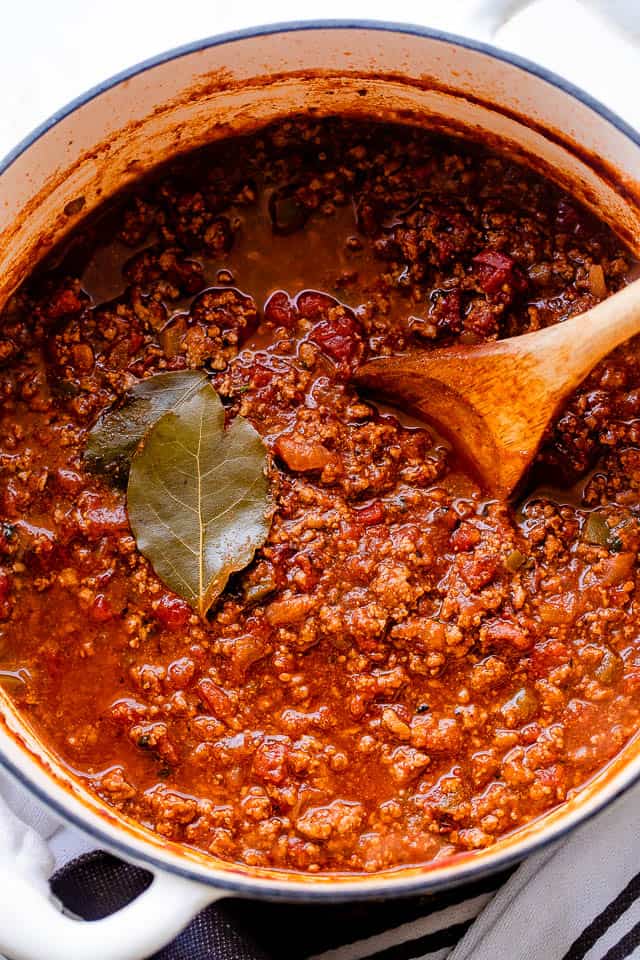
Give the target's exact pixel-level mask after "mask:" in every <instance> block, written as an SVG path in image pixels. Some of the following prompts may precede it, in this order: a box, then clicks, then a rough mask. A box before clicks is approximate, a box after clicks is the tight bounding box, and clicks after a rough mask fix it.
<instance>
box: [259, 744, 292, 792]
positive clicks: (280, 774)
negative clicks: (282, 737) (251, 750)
mask: <svg viewBox="0 0 640 960" xmlns="http://www.w3.org/2000/svg"><path fill="white" fill-rule="evenodd" d="M288 752H289V751H288V748H287V745H286V744H285V743H282V742H280V741H279V740H265V741H264V742H263V743H261V744H260V746H259V747H258V749H257V750H256V752H255V754H254V756H253V772H254V773H255V774H256V776H258V777H260V779H261V780H268V781H270V782H271V783H282V781H283V780H284V778H285V777H286V775H287V766H286V761H287V754H288Z"/></svg>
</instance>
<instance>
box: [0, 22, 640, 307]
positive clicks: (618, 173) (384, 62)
mask: <svg viewBox="0 0 640 960" xmlns="http://www.w3.org/2000/svg"><path fill="white" fill-rule="evenodd" d="M309 110H314V111H316V112H317V113H318V114H331V113H341V112H348V113H353V114H358V115H360V116H369V117H378V118H381V119H383V118H384V119H386V118H389V117H395V118H396V119H399V120H402V121H405V122H419V123H429V124H432V125H434V126H436V127H438V128H439V129H444V130H451V131H453V132H456V131H458V132H459V131H460V130H462V129H464V130H466V131H467V132H468V133H471V134H474V133H475V135H478V136H480V135H482V136H483V137H487V136H488V138H489V140H490V141H493V142H495V143H502V144H506V145H508V146H510V148H511V149H512V150H513V151H514V152H515V153H516V154H519V155H520V156H522V157H523V158H526V159H527V160H528V161H530V162H532V163H533V164H534V165H535V166H537V167H538V168H539V169H541V170H542V171H543V172H546V173H547V174H548V175H550V176H553V177H554V178H555V179H557V180H558V181H560V182H562V183H563V185H566V186H569V187H570V188H571V189H573V190H574V192H576V193H577V194H578V195H579V196H580V197H581V198H582V199H583V200H584V201H585V202H586V203H587V204H588V205H590V206H591V207H592V208H593V209H594V210H596V212H598V213H599V214H600V215H601V216H604V217H605V218H606V219H607V220H608V221H609V222H610V223H612V225H614V227H615V228H616V229H617V230H618V232H619V233H620V234H621V236H622V237H623V238H624V239H625V240H626V241H627V242H628V243H629V244H630V245H632V246H634V247H635V249H636V251H638V252H640V147H638V146H637V145H636V144H634V143H633V142H632V141H631V140H630V139H629V138H628V137H626V136H625V135H624V134H623V133H621V132H620V131H618V130H617V129H616V128H615V127H613V126H612V125H611V124H610V123H609V122H608V121H606V120H604V119H603V118H601V117H600V116H599V115H598V114H596V113H595V112H594V111H593V110H591V109H590V108H589V107H587V106H586V105H584V104H582V103H579V102H578V101H576V100H575V99H574V98H573V97H571V96H570V95H569V94H567V93H565V92H564V91H562V90H560V89H559V88H557V87H555V86H552V85H550V84H549V83H547V82H546V81H544V80H542V79H540V78H539V77H536V76H534V75H533V74H530V73H527V72H525V71H523V70H522V69H520V68H519V67H516V66H514V65H512V64H510V63H507V62H504V61H502V60H498V59H495V58H493V57H490V56H488V55H486V54H484V53H479V52H476V51H473V50H469V49H465V48H464V47H460V46H456V45H455V44H453V43H449V42H444V41H441V40H436V39H431V38H429V37H424V36H418V35H413V34H410V33H394V32H388V31H380V30H373V29H358V30H356V29H353V30H348V29H340V30H337V29H324V30H321V29H316V30H301V31H297V32H293V33H291V32H289V33H275V34H267V35H265V36H261V37H252V38H244V39H241V40H236V41H234V42H231V43H226V44H223V45H216V46H210V47H206V48H204V49H201V50H198V51H195V52H192V53H189V54H186V55H183V56H181V57H179V58H177V59H175V60H172V61H169V62H166V63H161V64H159V65H156V66H155V67H153V68H151V69H147V70H145V71H143V72H140V73H138V74H136V75H135V76H132V77H131V78H129V79H127V80H125V81H122V82H120V83H119V84H117V85H116V86H114V87H111V88H110V89H108V90H106V91H104V92H103V93H101V94H100V95H99V96H96V97H94V98H93V99H92V100H90V101H88V102H87V103H85V104H84V105H83V106H81V107H79V108H78V109H77V110H75V111H74V112H73V113H72V114H70V115H69V116H66V117H64V118H62V119H61V120H60V121H59V122H58V123H57V124H56V125H55V126H53V127H52V128H50V129H49V130H48V131H47V132H46V133H45V134H44V135H42V136H41V137H40V139H39V140H37V141H36V142H35V143H33V144H32V145H31V146H30V147H29V149H28V150H27V151H26V152H24V153H23V154H22V155H21V156H19V157H18V158H17V159H16V160H15V161H14V162H13V163H12V164H11V165H10V166H9V167H8V168H7V169H6V170H5V172H4V173H3V174H2V175H0V251H1V252H0V303H2V302H4V300H6V298H7V296H8V295H9V294H10V293H11V291H12V290H13V289H15V287H16V286H17V284H18V283H19V282H20V280H21V279H23V277H24V276H25V274H26V273H27V272H28V270H29V268H30V267H31V266H32V265H33V264H34V262H36V261H37V260H38V259H39V258H40V257H41V256H42V255H43V254H44V253H45V252H46V251H47V250H48V249H50V247H51V246H52V245H53V244H54V243H55V242H56V240H58V239H60V237H62V236H63V235H64V234H65V233H66V232H67V231H68V230H69V229H71V228H72V227H73V226H74V224H75V223H77V222H78V220H79V219H80V218H81V217H82V216H84V215H85V214H86V213H88V212H90V211H91V210H92V209H94V208H95V207H96V206H97V205H98V204H99V203H100V202H101V201H102V200H104V199H105V198H107V197H108V196H110V195H112V194H113V193H114V192H115V191H116V190H117V189H119V188H120V187H122V186H123V185H125V184H126V183H128V182H130V181H131V180H133V179H135V178H137V177H139V176H140V175H141V174H142V173H144V172H146V171H148V170H150V169H152V168H153V167H154V166H156V165H157V164H158V163H160V162H162V161H163V160H165V159H166V158H167V157H169V156H171V155H172V154H175V153H178V152H182V151H184V150H187V149H190V148H191V147H194V146H198V145H201V144H202V143H205V142H207V141H208V140H212V139H216V138H220V137H222V136H227V135H229V134H231V133H235V132H243V131H247V130H249V129H252V128H255V127H256V126H258V125H260V124H264V123H266V122H268V121H269V120H271V119H274V118H276V117H278V116H281V115H283V114H286V113H291V112H297V111H309ZM521 118H526V122H524V121H523V120H522V119H521Z"/></svg>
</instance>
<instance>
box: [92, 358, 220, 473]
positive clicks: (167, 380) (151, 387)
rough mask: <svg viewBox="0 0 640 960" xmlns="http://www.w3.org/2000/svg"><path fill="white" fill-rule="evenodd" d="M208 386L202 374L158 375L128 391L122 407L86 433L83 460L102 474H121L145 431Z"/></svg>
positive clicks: (194, 371) (205, 377)
mask: <svg viewBox="0 0 640 960" xmlns="http://www.w3.org/2000/svg"><path fill="white" fill-rule="evenodd" d="M207 382H208V380H207V375H206V373H204V372H203V371H202V370H176V371H170V372H168V373H157V374H155V375H154V376H152V377H147V379H146V380H141V381H140V383H137V384H136V385H135V386H134V387H132V388H131V390H129V391H128V393H127V394H126V396H125V400H124V403H123V404H122V406H120V407H119V408H118V409H116V410H109V411H107V412H106V413H104V414H102V415H101V416H100V417H99V418H98V420H97V422H96V423H95V424H94V426H93V427H92V428H91V430H90V431H89V436H88V441H87V446H86V448H85V453H84V455H85V457H86V458H87V459H88V460H90V461H92V462H93V463H94V464H95V465H96V466H99V467H101V468H102V469H103V470H111V471H118V470H120V471H122V468H126V467H127V466H128V464H129V461H130V460H131V457H132V456H133V454H134V453H135V451H136V448H137V446H138V444H139V443H140V441H141V440H142V438H143V437H144V435H145V433H146V432H147V430H149V429H150V428H151V427H152V426H153V424H154V423H156V421H157V420H158V419H159V418H160V417H161V416H162V415H163V414H164V413H167V412H168V411H169V410H176V409H178V407H179V406H180V404H181V403H184V402H186V401H187V400H189V398H190V397H192V396H193V395H194V394H195V393H197V391H198V390H199V389H200V388H201V387H202V386H203V385H205V384H206V383H207Z"/></svg>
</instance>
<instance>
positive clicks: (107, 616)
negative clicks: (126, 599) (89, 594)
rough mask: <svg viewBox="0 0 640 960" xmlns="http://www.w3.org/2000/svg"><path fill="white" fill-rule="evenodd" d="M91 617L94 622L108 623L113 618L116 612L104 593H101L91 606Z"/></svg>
mask: <svg viewBox="0 0 640 960" xmlns="http://www.w3.org/2000/svg"><path fill="white" fill-rule="evenodd" d="M89 617H90V618H91V619H92V620H93V621H94V623H106V622H107V621H108V620H113V618H114V617H115V613H114V611H113V607H112V606H111V604H110V603H109V600H108V599H107V597H105V595H104V594H103V593H99V594H98V595H97V597H96V598H95V600H94V601H93V603H92V604H91V606H90V608H89Z"/></svg>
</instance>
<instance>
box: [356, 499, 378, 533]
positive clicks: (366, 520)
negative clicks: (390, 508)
mask: <svg viewBox="0 0 640 960" xmlns="http://www.w3.org/2000/svg"><path fill="white" fill-rule="evenodd" d="M356 517H357V518H358V523H361V524H362V526H363V527H372V526H374V524H376V523H382V522H383V520H384V518H385V512H384V507H383V506H382V504H381V503H380V501H379V500H376V501H375V502H374V503H370V504H368V506H366V507H361V508H360V509H359V510H357V511H356Z"/></svg>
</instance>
